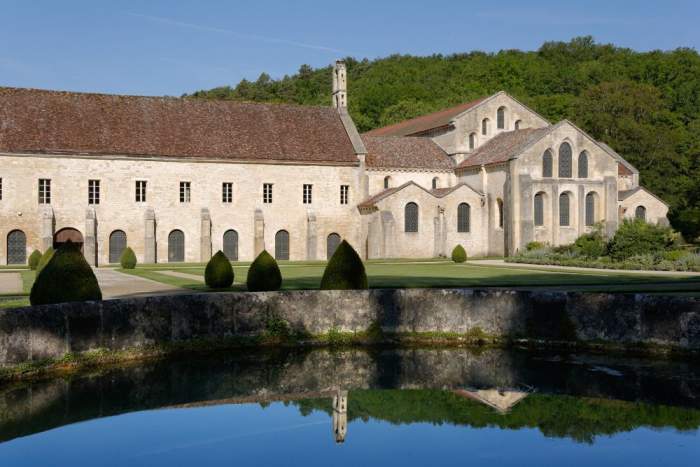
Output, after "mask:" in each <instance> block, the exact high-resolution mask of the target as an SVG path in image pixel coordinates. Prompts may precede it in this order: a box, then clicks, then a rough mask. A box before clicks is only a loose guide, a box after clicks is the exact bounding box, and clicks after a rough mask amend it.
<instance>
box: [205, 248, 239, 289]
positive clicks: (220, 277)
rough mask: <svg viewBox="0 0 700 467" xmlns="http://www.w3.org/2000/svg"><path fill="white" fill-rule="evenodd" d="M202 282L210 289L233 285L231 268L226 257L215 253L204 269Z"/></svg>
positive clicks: (221, 253)
mask: <svg viewBox="0 0 700 467" xmlns="http://www.w3.org/2000/svg"><path fill="white" fill-rule="evenodd" d="M204 282H206V284H207V286H209V287H211V288H212V289H223V288H225V287H231V284H233V268H232V267H231V263H230V262H229V260H228V258H227V257H226V255H225V254H224V253H223V252H222V251H221V250H219V251H217V252H216V254H215V255H214V256H212V257H211V259H210V260H209V262H208V263H207V267H206V269H204Z"/></svg>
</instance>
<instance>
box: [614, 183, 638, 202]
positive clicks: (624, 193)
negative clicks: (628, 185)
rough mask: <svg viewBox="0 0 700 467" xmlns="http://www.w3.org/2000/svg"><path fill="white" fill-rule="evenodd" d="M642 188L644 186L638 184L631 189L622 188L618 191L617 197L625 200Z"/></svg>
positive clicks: (619, 199)
mask: <svg viewBox="0 0 700 467" xmlns="http://www.w3.org/2000/svg"><path fill="white" fill-rule="evenodd" d="M641 189H642V187H641V186H638V187H636V188H632V189H631V190H620V191H618V192H617V199H618V201H624V200H626V199H627V198H629V197H630V196H632V195H633V194H635V193H636V192H638V191H639V190H641Z"/></svg>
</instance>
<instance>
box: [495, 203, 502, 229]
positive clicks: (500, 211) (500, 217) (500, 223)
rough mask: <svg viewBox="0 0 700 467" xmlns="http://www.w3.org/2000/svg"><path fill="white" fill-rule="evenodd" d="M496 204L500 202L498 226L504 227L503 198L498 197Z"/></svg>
mask: <svg viewBox="0 0 700 467" xmlns="http://www.w3.org/2000/svg"><path fill="white" fill-rule="evenodd" d="M496 204H498V226H499V227H500V228H503V200H502V199H501V198H498V200H496Z"/></svg>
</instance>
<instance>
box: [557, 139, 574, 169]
mask: <svg viewBox="0 0 700 467" xmlns="http://www.w3.org/2000/svg"><path fill="white" fill-rule="evenodd" d="M571 177H572V175H571V145H570V144H569V143H566V142H565V143H561V146H559V178H571Z"/></svg>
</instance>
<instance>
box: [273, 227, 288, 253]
mask: <svg viewBox="0 0 700 467" xmlns="http://www.w3.org/2000/svg"><path fill="white" fill-rule="evenodd" d="M275 259H282V260H287V259H289V232H287V231H286V230H280V231H278V232H277V233H276V234H275Z"/></svg>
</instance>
